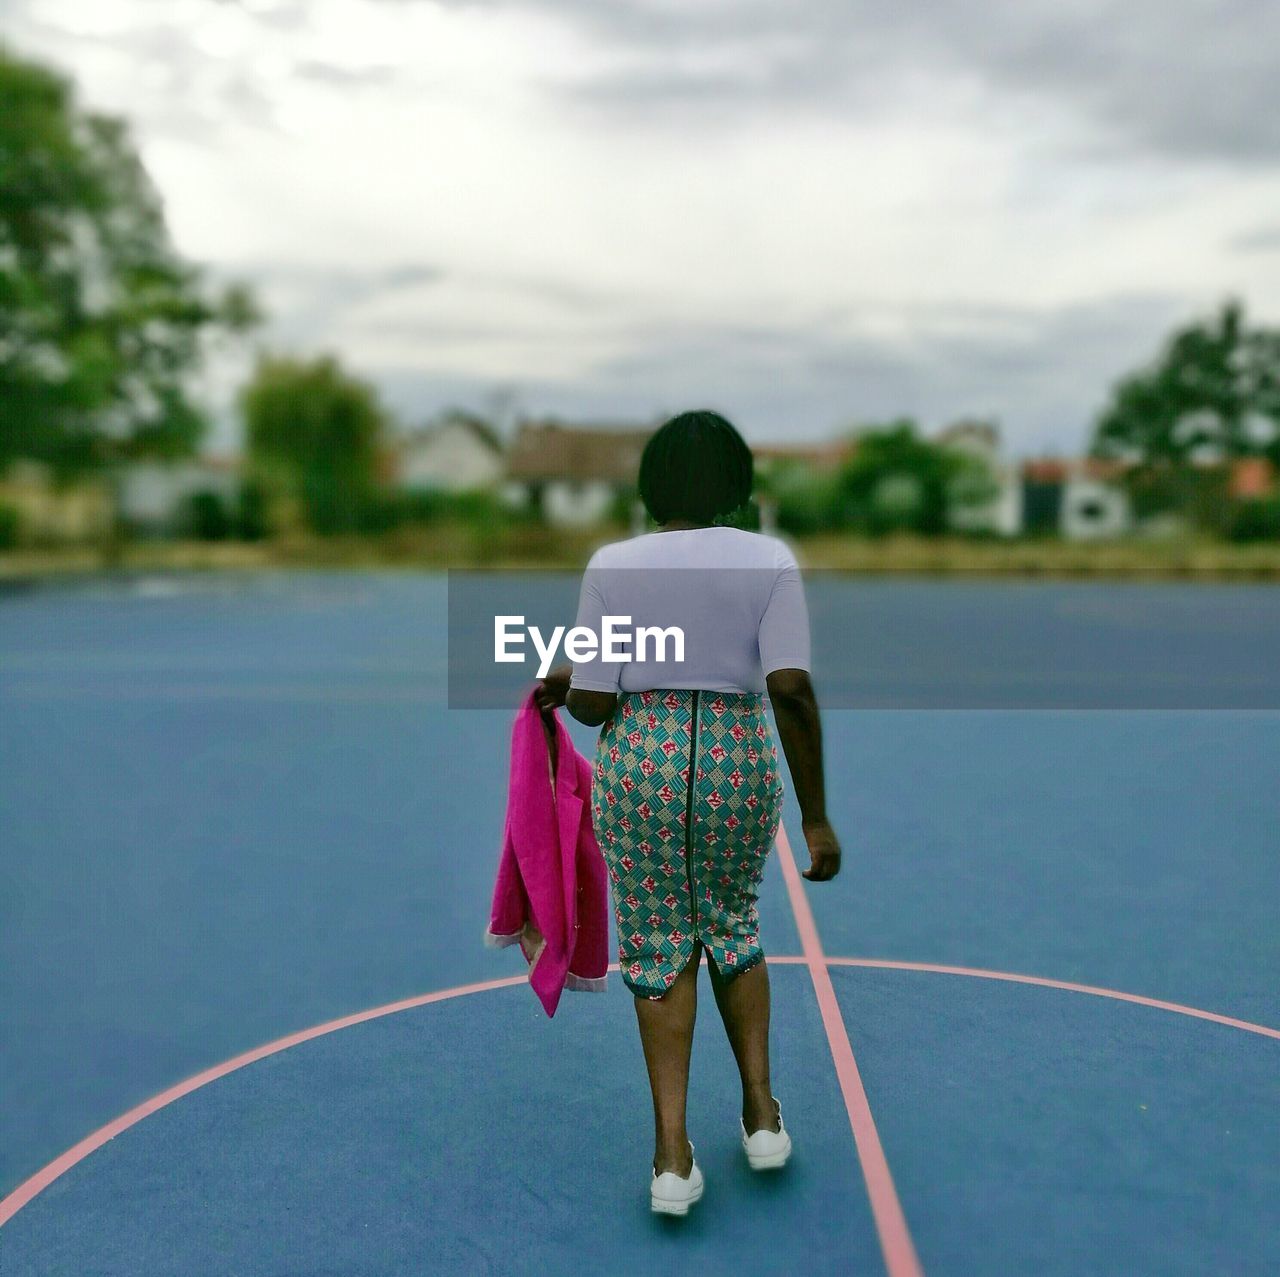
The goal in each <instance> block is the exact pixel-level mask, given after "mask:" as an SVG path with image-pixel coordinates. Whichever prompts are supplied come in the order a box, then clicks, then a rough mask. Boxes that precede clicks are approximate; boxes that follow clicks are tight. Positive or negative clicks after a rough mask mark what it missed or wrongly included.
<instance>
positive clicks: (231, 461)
mask: <svg viewBox="0 0 1280 1277" xmlns="http://www.w3.org/2000/svg"><path fill="white" fill-rule="evenodd" d="M240 482H241V480H240V462H239V459H238V458H236V457H212V456H199V457H191V458H189V459H187V460H185V461H176V462H161V461H135V462H130V463H129V464H127V465H125V466H122V467H121V468H120V470H119V472H118V473H117V474H116V476H115V487H116V508H117V510H118V511H119V514H120V516H121V517H122V518H123V519H125V520H126V521H127V522H128V523H130V524H132V525H133V526H134V527H136V528H140V529H143V530H146V531H154V532H169V531H173V530H174V529H175V528H176V526H177V524H178V523H179V521H180V520H181V517H182V513H183V507H184V505H185V503H186V502H187V501H188V500H189V498H191V497H193V496H195V495H196V494H197V493H205V492H210V493H213V494H214V495H216V496H217V497H218V498H219V499H220V500H221V501H222V503H223V505H224V506H225V507H226V508H227V509H228V510H231V509H234V507H235V503H236V502H237V500H238V499H239V494H240Z"/></svg>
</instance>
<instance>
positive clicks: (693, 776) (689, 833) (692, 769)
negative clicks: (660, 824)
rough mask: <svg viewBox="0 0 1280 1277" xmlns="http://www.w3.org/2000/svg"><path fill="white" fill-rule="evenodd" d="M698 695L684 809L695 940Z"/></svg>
mask: <svg viewBox="0 0 1280 1277" xmlns="http://www.w3.org/2000/svg"><path fill="white" fill-rule="evenodd" d="M698 695H699V689H697V688H694V691H693V717H692V718H691V719H690V721H689V790H688V794H687V797H686V799H685V809H684V866H685V870H686V872H687V873H688V876H689V908H690V910H691V919H692V922H693V935H694V939H697V936H698V892H697V888H696V887H695V886H694V883H693V787H694V785H695V784H696V783H697V776H698Z"/></svg>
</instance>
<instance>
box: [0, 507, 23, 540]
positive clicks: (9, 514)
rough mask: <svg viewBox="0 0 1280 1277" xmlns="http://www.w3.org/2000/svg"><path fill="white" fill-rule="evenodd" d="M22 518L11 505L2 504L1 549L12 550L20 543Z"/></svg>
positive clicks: (0, 518) (0, 511) (0, 509)
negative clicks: (19, 532) (19, 526)
mask: <svg viewBox="0 0 1280 1277" xmlns="http://www.w3.org/2000/svg"><path fill="white" fill-rule="evenodd" d="M20 523H21V520H20V519H19V517H18V512H17V511H16V510H15V509H14V508H13V506H11V505H0V550H11V549H13V547H14V546H15V545H17V544H18V525H19V524H20Z"/></svg>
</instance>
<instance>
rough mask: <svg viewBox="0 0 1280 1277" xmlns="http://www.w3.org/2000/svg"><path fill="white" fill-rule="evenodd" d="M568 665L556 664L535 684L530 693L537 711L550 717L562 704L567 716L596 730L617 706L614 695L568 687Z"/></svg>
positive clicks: (571, 675) (570, 674)
mask: <svg viewBox="0 0 1280 1277" xmlns="http://www.w3.org/2000/svg"><path fill="white" fill-rule="evenodd" d="M572 677H573V666H572V665H557V666H556V668H555V669H553V670H551V671H550V672H549V673H548V674H547V676H546V678H544V679H543V680H542V682H541V683H539V684H538V690H537V692H536V693H535V694H534V697H535V700H536V702H537V706H538V709H539V710H541V711H542V713H543V714H550V713H551V711H552V710H553V709H559V707H560V706H561V705H563V706H564V707H565V708H566V709H567V710H568V711H569V713H570V714H571V715H572V716H573V717H574V718H576V719H577V720H578V722H580V723H583V724H585V725H586V726H587V727H599V726H600V724H601V723H603V722H605V721H606V720H607V719H608V718H609V717H610V716H611V715H612V714H613V711H614V707H615V706H616V705H617V703H618V696H617V693H616V692H592V691H588V690H587V689H586V688H582V687H570V686H569V680H570V679H571V678H572Z"/></svg>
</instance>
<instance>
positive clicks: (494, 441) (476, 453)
mask: <svg viewBox="0 0 1280 1277" xmlns="http://www.w3.org/2000/svg"><path fill="white" fill-rule="evenodd" d="M393 469H394V472H395V478H394V482H395V483H396V485H397V486H398V487H400V488H405V489H433V490H436V491H442V492H473V491H476V490H478V489H481V488H490V487H493V486H494V485H495V484H496V483H497V482H498V480H499V479H501V478H502V474H503V470H504V462H503V456H502V441H501V440H500V439H499V438H498V436H497V434H496V433H495V432H494V431H493V429H492V428H491V427H490V426H489V425H488V424H487V423H485V422H483V421H481V420H480V419H479V418H476V417H470V416H467V415H465V414H461V413H458V414H453V415H451V416H448V417H446V418H445V419H444V420H442V421H440V422H437V423H436V424H434V425H430V426H426V427H424V428H423V429H421V430H415V431H413V432H412V433H411V434H408V435H406V436H405V437H404V438H403V439H402V440H401V441H400V443H399V446H398V448H397V450H396V456H395V460H394V463H393Z"/></svg>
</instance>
